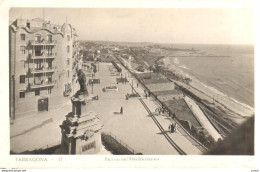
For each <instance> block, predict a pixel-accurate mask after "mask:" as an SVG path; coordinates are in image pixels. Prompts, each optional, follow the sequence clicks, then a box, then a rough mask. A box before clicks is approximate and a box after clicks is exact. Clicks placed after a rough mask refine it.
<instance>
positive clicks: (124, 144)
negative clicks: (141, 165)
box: [102, 132, 140, 154]
mask: <svg viewBox="0 0 260 172" xmlns="http://www.w3.org/2000/svg"><path fill="white" fill-rule="evenodd" d="M102 133H103V134H105V135H109V136H111V137H112V138H113V139H115V140H116V141H117V142H118V143H120V144H121V145H122V146H123V147H124V148H126V149H127V150H128V151H130V152H131V153H133V154H137V153H138V154H140V152H138V151H136V150H134V149H133V148H131V147H130V146H129V145H127V144H126V143H124V142H123V141H122V140H121V139H119V138H118V137H116V135H113V134H112V133H111V132H109V133H107V132H102Z"/></svg>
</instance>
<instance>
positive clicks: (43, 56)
mask: <svg viewBox="0 0 260 172" xmlns="http://www.w3.org/2000/svg"><path fill="white" fill-rule="evenodd" d="M56 55H57V53H41V54H38V55H32V54H29V56H28V58H29V59H32V60H36V59H54V58H55V57H56Z"/></svg>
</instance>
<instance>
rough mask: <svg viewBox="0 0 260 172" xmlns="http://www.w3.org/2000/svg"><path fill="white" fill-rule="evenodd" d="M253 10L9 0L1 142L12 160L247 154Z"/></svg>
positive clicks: (251, 134)
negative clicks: (15, 0) (17, 2)
mask: <svg viewBox="0 0 260 172" xmlns="http://www.w3.org/2000/svg"><path fill="white" fill-rule="evenodd" d="M254 15H255V11H254V8H243V7H241V8H239V7H238V8H180V7H176V8H175V7H172V6H171V7H168V8H167V5H166V8H160V7H158V8H157V7H156V8H145V7H144V8H102V7H99V8H96V7H77V8H75V7H71V8H70V7H15V6H14V7H10V9H9V13H8V26H7V27H8V45H7V47H8V48H9V49H8V50H6V51H8V54H7V55H8V56H6V57H5V58H6V61H8V63H6V64H5V65H6V67H8V71H9V73H4V75H6V76H8V81H9V83H2V84H5V85H6V88H9V90H8V91H7V90H1V92H2V93H3V92H6V93H5V94H8V95H9V99H8V97H5V101H6V102H8V103H9V108H7V109H8V110H7V112H6V113H2V115H3V116H8V115H9V117H8V119H9V121H6V122H5V123H6V125H8V128H9V131H10V133H7V134H10V135H9V141H10V142H9V141H8V143H10V145H7V146H9V150H6V151H8V154H9V155H10V156H11V157H18V159H17V158H16V161H24V159H23V157H24V156H25V155H26V156H27V155H28V156H36V155H37V157H45V156H48V157H49V155H55V156H60V157H67V156H66V155H73V156H75V157H79V158H80V157H82V156H83V155H84V156H83V157H85V156H87V157H89V156H90V157H91V156H95V155H101V156H105V160H104V161H116V159H117V158H119V157H121V156H123V157H124V155H128V156H130V157H128V156H127V158H126V159H128V160H129V161H130V160H131V158H133V159H132V160H134V159H136V160H138V159H139V160H141V159H142V160H145V159H147V160H150V161H157V160H158V159H157V157H156V156H157V155H158V156H161V155H168V156H169V157H171V156H173V157H174V158H176V159H178V157H183V156H181V155H184V156H185V157H186V156H187V157H190V155H193V156H194V155H197V156H199V157H204V156H205V157H213V156H215V155H218V156H224V157H226V156H227V157H228V156H230V155H232V156H241V155H243V156H245V157H247V156H250V157H254V156H255V133H256V131H255V79H254V78H255V35H254V32H255V28H254V27H255V16H254ZM5 29H7V28H5ZM4 43H5V44H6V43H7V42H6V41H4ZM7 65H8V66H7ZM1 92H0V93H1ZM7 92H8V93H7ZM1 99H2V96H1ZM119 155H120V156H119ZM151 155H152V156H151ZM21 156H22V157H21ZM55 156H53V157H55ZM73 156H70V157H72V158H73ZM19 157H21V159H19ZM60 160H61V159H60ZM118 161H119V160H118ZM121 161H122V159H121ZM158 161H159V160H158ZM172 163H173V162H172ZM233 166H234V164H233Z"/></svg>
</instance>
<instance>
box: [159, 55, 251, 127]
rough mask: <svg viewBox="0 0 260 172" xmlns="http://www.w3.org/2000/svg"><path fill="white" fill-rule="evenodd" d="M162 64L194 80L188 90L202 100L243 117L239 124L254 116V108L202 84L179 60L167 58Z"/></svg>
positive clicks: (162, 60)
mask: <svg viewBox="0 0 260 172" xmlns="http://www.w3.org/2000/svg"><path fill="white" fill-rule="evenodd" d="M160 63H161V64H163V67H164V68H165V69H168V70H170V71H173V72H174V73H176V74H179V75H182V76H184V77H188V78H190V79H192V82H190V84H189V86H188V88H189V89H193V90H196V91H197V93H200V96H202V95H203V97H202V99H206V100H207V101H208V102H209V103H212V104H218V103H219V104H221V105H222V107H224V108H226V109H228V110H231V111H233V112H234V113H228V114H229V115H231V116H235V117H238V118H239V117H242V118H241V119H242V120H236V121H237V122H238V123H241V122H243V121H244V120H243V118H247V117H250V116H252V115H254V108H253V107H250V106H249V105H247V104H245V103H241V102H240V101H238V100H236V99H234V98H233V97H231V96H229V95H226V94H224V93H223V92H221V91H219V90H218V89H216V88H214V87H212V86H209V85H207V84H205V83H203V82H201V81H200V80H199V79H198V78H196V77H194V76H192V75H191V74H188V73H187V72H185V71H184V69H183V68H185V67H184V66H183V65H181V64H179V63H178V61H177V58H173V57H165V58H163V59H161V60H160ZM178 65H179V66H178ZM190 73H192V72H190ZM180 84H181V83H180ZM236 115H237V116H236Z"/></svg>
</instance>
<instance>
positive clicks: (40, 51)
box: [34, 46, 42, 56]
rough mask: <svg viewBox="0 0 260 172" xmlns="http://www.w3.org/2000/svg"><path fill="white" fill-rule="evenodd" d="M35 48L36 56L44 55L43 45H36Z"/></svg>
mask: <svg viewBox="0 0 260 172" xmlns="http://www.w3.org/2000/svg"><path fill="white" fill-rule="evenodd" d="M34 50H35V55H36V56H41V55H42V48H41V46H35V48H34Z"/></svg>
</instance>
